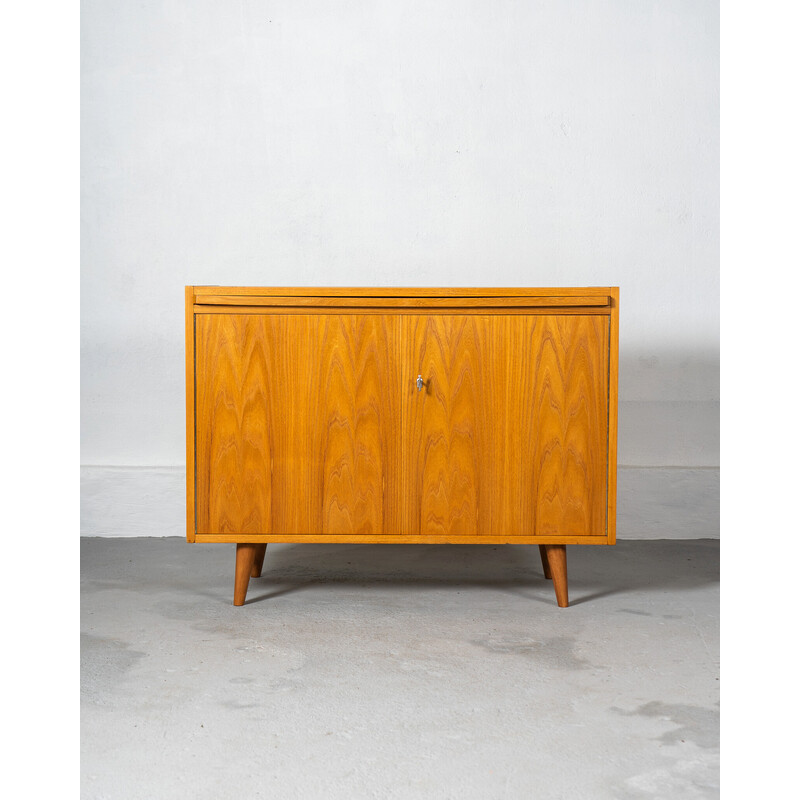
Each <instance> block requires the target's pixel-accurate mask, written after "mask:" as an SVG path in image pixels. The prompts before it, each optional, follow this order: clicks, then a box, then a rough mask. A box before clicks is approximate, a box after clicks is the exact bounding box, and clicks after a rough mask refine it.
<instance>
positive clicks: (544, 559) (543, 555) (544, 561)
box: [539, 544, 553, 580]
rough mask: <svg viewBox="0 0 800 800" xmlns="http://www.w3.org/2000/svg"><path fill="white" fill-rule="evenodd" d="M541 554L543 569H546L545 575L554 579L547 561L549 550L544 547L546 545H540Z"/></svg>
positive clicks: (548, 578) (549, 578)
mask: <svg viewBox="0 0 800 800" xmlns="http://www.w3.org/2000/svg"><path fill="white" fill-rule="evenodd" d="M539 555H540V556H541V557H542V569H543V570H544V576H545V578H547V580H552V577H553V576H552V575H551V574H550V565H549V564H548V563H547V552H546V551H545V549H544V545H543V544H540V545H539Z"/></svg>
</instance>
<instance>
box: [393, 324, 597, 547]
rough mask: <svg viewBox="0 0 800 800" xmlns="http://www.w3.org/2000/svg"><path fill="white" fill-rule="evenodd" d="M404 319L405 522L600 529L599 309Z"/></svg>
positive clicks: (477, 529)
mask: <svg viewBox="0 0 800 800" xmlns="http://www.w3.org/2000/svg"><path fill="white" fill-rule="evenodd" d="M403 323H404V325H405V326H406V328H405V331H404V336H403V341H404V343H405V347H406V352H405V356H404V363H407V364H409V365H410V366H411V368H412V371H413V372H414V375H415V376H416V375H417V374H419V375H421V376H422V378H423V380H424V382H425V385H424V388H423V390H422V391H418V390H417V387H416V385H415V384H414V383H413V382H411V381H407V382H406V384H405V386H406V391H405V415H404V420H403V431H404V443H405V445H406V447H405V448H404V475H405V477H406V489H405V492H404V497H405V500H406V503H405V516H404V520H405V524H404V530H405V532H406V533H408V534H411V535H417V534H426V535H431V534H433V535H439V536H453V535H461V536H463V535H480V534H484V535H493V536H514V535H530V534H531V533H535V534H537V535H542V536H559V535H561V536H592V535H595V536H605V535H606V469H607V450H608V440H607V417H608V382H607V381H608V371H607V370H608V367H607V351H608V319H607V318H606V317H598V316H558V315H553V316H530V317H529V316H508V317H501V316H496V317H478V316H458V315H434V314H428V315H424V316H418V317H405V318H404V319H403Z"/></svg>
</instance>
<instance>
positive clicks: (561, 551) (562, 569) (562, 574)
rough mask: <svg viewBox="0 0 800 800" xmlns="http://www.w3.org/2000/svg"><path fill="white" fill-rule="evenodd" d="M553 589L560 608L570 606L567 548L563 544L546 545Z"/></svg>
mask: <svg viewBox="0 0 800 800" xmlns="http://www.w3.org/2000/svg"><path fill="white" fill-rule="evenodd" d="M544 548H545V553H546V555H547V563H548V565H549V567H550V575H551V576H552V578H553V587H554V588H555V590H556V602H557V603H558V605H559V607H560V608H566V607H567V606H568V605H569V597H568V593H567V547H566V545H563V544H546V545H545V546H544Z"/></svg>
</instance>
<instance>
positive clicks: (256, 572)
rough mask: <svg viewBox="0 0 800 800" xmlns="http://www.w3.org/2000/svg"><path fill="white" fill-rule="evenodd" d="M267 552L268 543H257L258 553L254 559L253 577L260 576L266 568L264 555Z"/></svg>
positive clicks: (251, 572)
mask: <svg viewBox="0 0 800 800" xmlns="http://www.w3.org/2000/svg"><path fill="white" fill-rule="evenodd" d="M266 553H267V546H266V544H257V545H256V554H255V558H254V559H253V569H252V570H251V571H250V577H251V578H260V577H261V570H262V569H263V568H264V556H265V555H266Z"/></svg>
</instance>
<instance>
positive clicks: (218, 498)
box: [185, 286, 619, 607]
mask: <svg viewBox="0 0 800 800" xmlns="http://www.w3.org/2000/svg"><path fill="white" fill-rule="evenodd" d="M185 313H186V454H187V473H186V502H187V539H188V540H189V541H199V542H225V541H227V542H236V544H237V553H236V577H235V584H234V603H235V604H236V605H241V604H243V603H244V600H245V596H246V592H247V586H248V582H249V579H250V577H251V576H252V577H258V576H260V575H261V571H262V569H263V562H264V558H265V551H266V547H267V543H268V542H340V543H345V542H347V543H410V542H414V543H428V544H435V543H453V544H455V543H461V544H464V543H473V544H489V543H494V544H501V543H517V544H538V545H539V546H540V547H539V549H540V555H541V558H542V567H543V569H544V572H545V577H547V578H551V579H552V580H553V584H554V589H555V593H556V598H557V601H558V604H559V606H562V607H565V606H567V604H568V596H567V569H566V547H565V546H566V545H567V544H613V543H614V542H615V541H616V493H617V430H618V425H617V414H618V400H617V384H618V380H619V378H618V371H619V357H618V350H619V290H618V288H617V287H592V288H586V287H569V288H518V287H506V288H504V287H492V288H471V287H468V288H456V289H452V288H446V289H445V288H424V287H422V288H411V289H407V288H363V287H358V288H354V287H331V288H320V287H302V288H298V287H295V288H287V287H272V288H269V287H223V286H187V287H186V289H185ZM417 375H421V376H422V378H423V381H424V387H423V390H422V391H421V392H419V391H417V387H416V385H415V381H416V377H417Z"/></svg>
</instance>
